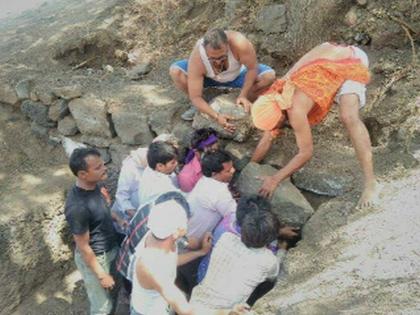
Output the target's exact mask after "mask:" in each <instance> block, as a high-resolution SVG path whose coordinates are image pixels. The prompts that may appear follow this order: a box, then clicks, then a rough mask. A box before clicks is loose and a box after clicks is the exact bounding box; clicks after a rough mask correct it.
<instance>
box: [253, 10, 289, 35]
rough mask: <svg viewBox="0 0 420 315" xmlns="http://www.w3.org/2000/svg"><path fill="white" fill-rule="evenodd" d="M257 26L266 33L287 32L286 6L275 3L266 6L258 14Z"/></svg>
mask: <svg viewBox="0 0 420 315" xmlns="http://www.w3.org/2000/svg"><path fill="white" fill-rule="evenodd" d="M256 27H257V29H258V30H260V31H263V32H264V33H266V34H273V33H283V32H285V31H286V28H287V19H286V6H285V5H283V4H273V5H268V6H266V7H264V8H263V9H262V10H261V11H260V13H259V14H258V17H257V21H256Z"/></svg>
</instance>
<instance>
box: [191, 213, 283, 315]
mask: <svg viewBox="0 0 420 315" xmlns="http://www.w3.org/2000/svg"><path fill="white" fill-rule="evenodd" d="M278 231H279V222H278V220H277V218H276V216H275V215H274V214H273V213H272V212H270V211H258V210H257V209H256V210H253V211H251V212H250V213H249V214H247V215H246V216H245V218H244V221H243V223H242V226H241V236H238V235H236V234H234V233H224V234H223V235H222V237H221V238H220V240H219V241H218V242H217V244H216V246H215V247H214V249H213V252H212V254H211V258H210V264H209V268H208V271H207V274H206V276H205V277H204V279H203V281H202V282H201V283H200V284H199V285H198V286H196V287H195V288H194V290H193V292H192V296H191V301H190V302H191V303H192V304H193V305H202V306H205V307H209V308H229V307H231V306H233V305H235V304H237V303H245V302H246V301H247V299H248V298H249V296H250V295H251V293H252V292H253V291H254V289H255V288H256V287H257V286H258V285H259V284H260V283H263V282H264V281H266V280H271V281H274V280H275V279H276V277H277V275H278V273H279V270H280V263H281V259H282V257H283V256H284V252H283V251H281V250H280V251H278V252H277V255H274V254H273V252H272V251H271V250H270V249H268V248H267V246H268V245H269V244H270V243H271V242H273V241H274V240H276V238H277V235H278Z"/></svg>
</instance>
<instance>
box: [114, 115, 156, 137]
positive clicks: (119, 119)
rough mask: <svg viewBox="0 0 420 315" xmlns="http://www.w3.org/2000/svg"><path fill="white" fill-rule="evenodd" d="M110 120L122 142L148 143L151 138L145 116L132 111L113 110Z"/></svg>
mask: <svg viewBox="0 0 420 315" xmlns="http://www.w3.org/2000/svg"><path fill="white" fill-rule="evenodd" d="M112 121H113V123H114V128H115V131H116V133H117V135H118V136H119V137H120V138H121V141H122V143H124V144H144V145H148V144H149V143H150V142H152V140H153V134H152V133H151V131H150V129H149V124H148V121H147V117H145V116H144V115H140V114H136V113H133V112H123V111H115V112H113V113H112Z"/></svg>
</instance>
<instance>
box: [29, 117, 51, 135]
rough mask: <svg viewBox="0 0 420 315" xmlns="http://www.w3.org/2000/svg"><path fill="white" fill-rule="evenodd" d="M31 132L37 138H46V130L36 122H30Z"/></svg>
mask: <svg viewBox="0 0 420 315" xmlns="http://www.w3.org/2000/svg"><path fill="white" fill-rule="evenodd" d="M31 131H32V133H33V134H34V135H36V136H37V137H38V138H44V137H47V136H48V128H46V127H44V126H42V125H40V124H38V123H37V122H35V121H33V122H31Z"/></svg>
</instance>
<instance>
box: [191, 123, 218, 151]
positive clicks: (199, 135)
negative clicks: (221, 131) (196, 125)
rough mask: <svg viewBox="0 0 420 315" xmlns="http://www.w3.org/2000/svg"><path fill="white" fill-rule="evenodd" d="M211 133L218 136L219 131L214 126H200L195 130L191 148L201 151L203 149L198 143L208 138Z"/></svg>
mask: <svg viewBox="0 0 420 315" xmlns="http://www.w3.org/2000/svg"><path fill="white" fill-rule="evenodd" d="M210 135H215V136H216V137H217V132H216V130H214V129H213V128H200V129H197V130H195V131H194V133H193V135H192V137H191V149H195V150H197V151H199V152H202V151H203V150H202V149H200V148H198V145H199V144H200V142H201V141H203V140H206V139H207V138H208V137H210Z"/></svg>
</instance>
